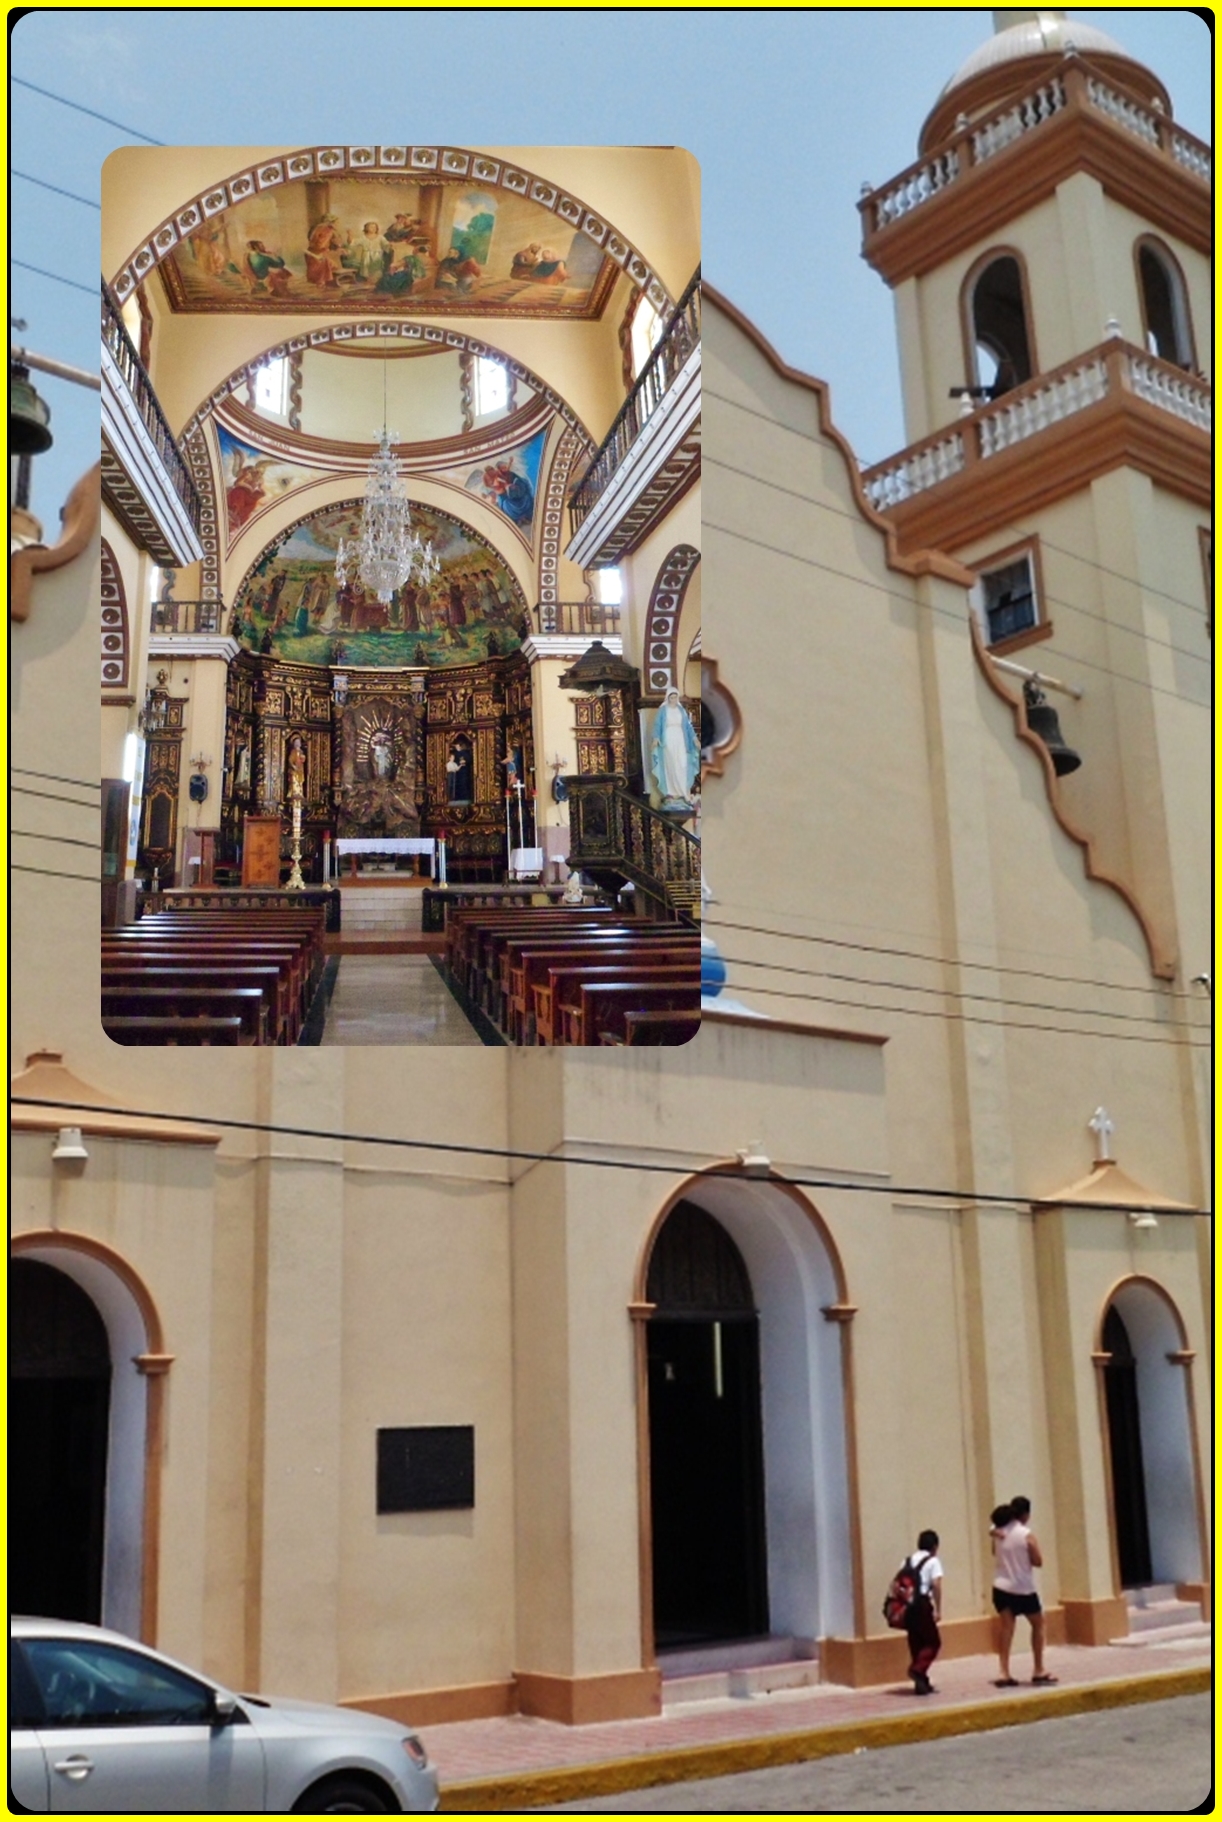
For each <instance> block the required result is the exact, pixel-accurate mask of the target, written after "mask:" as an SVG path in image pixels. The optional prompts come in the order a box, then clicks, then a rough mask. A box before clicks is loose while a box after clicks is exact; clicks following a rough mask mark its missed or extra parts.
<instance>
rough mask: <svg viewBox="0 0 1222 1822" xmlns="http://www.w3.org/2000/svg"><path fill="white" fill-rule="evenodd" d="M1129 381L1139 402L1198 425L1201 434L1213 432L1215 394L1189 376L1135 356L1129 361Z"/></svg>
mask: <svg viewBox="0 0 1222 1822" xmlns="http://www.w3.org/2000/svg"><path fill="white" fill-rule="evenodd" d="M1129 378H1130V381H1131V384H1132V387H1133V391H1134V392H1135V393H1136V394H1137V396H1138V398H1139V399H1145V400H1146V402H1147V404H1150V405H1158V406H1159V407H1160V408H1161V409H1162V410H1163V411H1170V412H1172V413H1173V414H1174V415H1175V416H1176V417H1177V418H1183V419H1184V420H1185V421H1186V422H1187V423H1189V424H1195V425H1196V427H1197V429H1198V430H1205V431H1212V429H1213V398H1212V394H1211V393H1210V391H1209V388H1208V387H1206V386H1203V385H1201V384H1200V383H1199V382H1198V381H1196V380H1194V379H1192V378H1191V377H1190V376H1189V375H1188V374H1186V373H1184V374H1180V373H1172V372H1169V371H1168V369H1167V368H1166V367H1163V366H1158V365H1156V364H1155V363H1154V362H1153V361H1147V360H1143V359H1142V358H1141V357H1140V356H1139V355H1133V356H1130V359H1129Z"/></svg>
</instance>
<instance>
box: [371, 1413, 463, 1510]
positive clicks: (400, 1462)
mask: <svg viewBox="0 0 1222 1822" xmlns="http://www.w3.org/2000/svg"><path fill="white" fill-rule="evenodd" d="M377 1497H378V1506H377V1509H378V1512H379V1513H382V1512H436V1511H441V1510H444V1509H446V1508H453V1507H461V1506H473V1505H474V1504H475V1428H474V1426H473V1425H472V1424H430V1425H428V1426H426V1427H421V1428H417V1429H411V1430H379V1431H378V1496H377Z"/></svg>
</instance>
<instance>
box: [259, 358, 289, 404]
mask: <svg viewBox="0 0 1222 1822" xmlns="http://www.w3.org/2000/svg"><path fill="white" fill-rule="evenodd" d="M255 410H256V411H264V412H267V413H269V414H270V415H271V416H272V417H278V418H286V417H287V416H288V411H289V363H288V356H287V355H283V354H282V355H280V356H278V358H277V359H275V360H271V361H264V363H263V365H262V366H261V367H260V368H259V370H258V372H257V373H256V374H255Z"/></svg>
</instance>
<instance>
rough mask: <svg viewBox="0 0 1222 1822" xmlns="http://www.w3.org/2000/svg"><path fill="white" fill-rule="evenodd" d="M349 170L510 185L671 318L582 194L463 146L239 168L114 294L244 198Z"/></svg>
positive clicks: (377, 149) (368, 150) (151, 245)
mask: <svg viewBox="0 0 1222 1822" xmlns="http://www.w3.org/2000/svg"><path fill="white" fill-rule="evenodd" d="M345 173H346V174H348V175H352V174H353V173H356V174H358V175H368V174H373V175H375V176H385V177H402V176H411V177H416V178H424V179H425V180H428V179H430V178H431V179H433V181H435V182H436V181H441V182H446V181H449V182H451V183H461V182H463V181H464V180H468V181H474V182H476V183H480V184H484V185H487V186H488V187H490V188H492V189H501V190H507V191H508V192H509V193H510V195H512V196H524V197H526V198H528V199H529V201H531V202H533V203H535V204H537V205H538V206H539V207H540V208H542V209H547V210H549V211H550V212H551V213H552V214H553V215H555V216H556V217H557V219H558V220H560V221H562V222H564V223H565V225H566V226H567V227H570V228H574V229H577V230H579V231H580V232H581V233H583V234H584V235H586V237H587V238H588V239H589V240H592V241H593V242H594V243H595V245H596V246H598V247H601V248H602V251H603V253H604V254H606V255H607V257H608V258H610V259H611V260H613V261H614V263H615V264H616V265H617V266H619V267H621V268H622V270H623V271H624V272H626V273H627V274H628V277H629V278H630V279H631V280H632V282H633V284H634V285H639V286H640V288H641V289H642V290H643V291H644V292H645V294H646V295H647V297H648V298H649V300H650V302H651V303H652V304H653V306H654V308H655V310H657V311H658V312H659V313H660V314H661V315H663V316H669V315H670V313H671V311H672V310H673V309H674V307H675V304H674V299H673V298H672V297H671V295H670V293H669V291H668V290H667V289H666V286H665V285H664V284H663V283H662V280H661V279H660V278H659V277H658V275H657V273H656V272H655V271H654V270H653V268H652V266H651V265H650V264H649V262H648V260H646V259H645V257H644V256H643V254H641V253H640V252H639V251H638V249H637V248H636V247H634V246H633V244H632V242H631V241H629V240H628V239H627V238H626V237H625V236H624V235H622V234H620V233H619V231H618V230H617V229H616V228H614V227H612V226H611V224H610V223H609V222H606V221H604V220H603V218H602V217H601V215H599V214H597V213H596V212H595V211H594V210H593V209H591V208H589V207H588V206H587V205H586V204H585V203H584V202H582V201H581V200H580V198H579V197H576V196H570V195H569V194H568V192H567V191H566V190H563V189H561V188H560V187H559V186H558V185H556V184H552V183H549V182H548V181H547V179H546V178H544V177H538V176H536V175H534V173H533V172H530V171H524V170H522V169H520V168H519V167H518V166H517V165H513V164H508V163H506V162H505V160H503V159H499V158H492V157H489V156H488V155H487V154H485V153H480V152H473V151H469V150H466V149H464V148H463V147H461V146H415V145H399V146H306V147H303V148H302V149H301V150H300V151H298V152H290V153H289V154H287V155H286V156H283V157H273V158H269V159H266V160H263V161H261V162H258V163H255V164H251V165H248V166H247V168H246V169H245V170H244V171H235V172H234V173H233V174H232V175H231V176H229V177H225V178H222V179H221V181H220V182H219V183H217V184H214V185H212V186H211V188H209V189H207V190H204V191H202V192H201V193H200V194H199V195H198V196H196V197H193V198H192V199H191V201H190V202H188V203H186V204H184V206H183V207H182V208H181V209H179V210H177V211H176V213H175V214H174V215H172V216H167V217H166V219H165V220H164V221H163V222H161V223H160V225H159V226H158V227H156V228H154V230H153V232H152V234H151V235H150V236H149V238H148V239H147V240H146V241H145V242H144V244H143V245H142V246H139V247H137V248H135V250H134V251H133V252H132V254H131V255H130V257H129V258H128V259H127V260H126V261H125V262H124V264H123V265H122V266H121V267H120V269H119V271H118V272H117V273H116V274H115V276H114V278H113V279H112V280H111V288H112V290H113V291H114V294H115V296H116V297H117V298H118V299H119V301H120V303H122V302H123V301H124V300H125V299H126V298H127V297H128V296H130V294H131V292H132V291H133V290H134V289H135V288H136V286H137V285H139V284H142V283H143V281H144V280H145V279H146V278H147V277H148V276H149V274H150V273H151V272H153V271H154V270H155V269H156V268H157V267H158V266H159V265H160V264H161V262H162V261H163V260H165V259H168V258H169V256H170V254H171V253H172V252H173V251H174V248H175V247H176V246H177V245H178V244H179V242H180V241H181V240H183V239H184V238H185V237H186V236H187V235H189V234H192V233H194V232H195V230H196V229H197V228H198V227H199V226H200V223H201V222H204V221H207V220H208V219H209V218H210V217H211V216H213V215H219V214H221V213H222V211H224V210H225V209H229V208H233V207H234V206H236V205H237V204H238V203H240V202H245V201H246V200H247V199H248V198H249V197H251V196H254V195H255V194H257V193H258V192H260V191H265V190H273V189H278V188H280V187H281V186H282V185H283V184H291V183H309V182H317V181H318V179H319V178H331V177H339V176H341V175H343V174H345Z"/></svg>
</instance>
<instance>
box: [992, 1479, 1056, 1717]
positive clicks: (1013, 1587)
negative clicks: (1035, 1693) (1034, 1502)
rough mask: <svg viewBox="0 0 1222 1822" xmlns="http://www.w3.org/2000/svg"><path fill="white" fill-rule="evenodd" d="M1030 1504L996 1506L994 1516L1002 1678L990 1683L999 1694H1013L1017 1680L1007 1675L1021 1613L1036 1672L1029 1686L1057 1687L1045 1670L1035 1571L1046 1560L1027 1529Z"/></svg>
mask: <svg viewBox="0 0 1222 1822" xmlns="http://www.w3.org/2000/svg"><path fill="white" fill-rule="evenodd" d="M1030 1516H1031V1501H1030V1500H1029V1499H1023V1498H1022V1497H1021V1496H1020V1497H1017V1498H1015V1499H1012V1500H1011V1501H1010V1503H1009V1505H1008V1506H998V1507H997V1509H996V1510H995V1511H994V1513H993V1528H992V1530H991V1531H990V1532H989V1537H990V1538H991V1540H992V1544H993V1561H994V1565H995V1566H994V1570H993V1606H994V1608H995V1610H996V1612H997V1616H998V1622H999V1624H998V1633H997V1656H998V1659H999V1661H1000V1665H1001V1675H1000V1676H998V1677H995V1678H994V1682H995V1684H996V1686H997V1688H998V1689H1016V1688H1017V1687H1018V1678H1017V1677H1015V1676H1011V1674H1010V1647H1011V1645H1012V1643H1013V1641H1014V1625H1015V1622H1016V1620H1017V1619H1018V1616H1019V1614H1020V1613H1023V1614H1025V1615H1026V1616H1027V1618H1028V1620H1029V1621H1030V1622H1031V1655H1032V1657H1033V1658H1034V1660H1035V1667H1034V1670H1033V1673H1032V1677H1031V1681H1032V1682H1033V1683H1055V1682H1056V1678H1055V1677H1054V1676H1050V1675H1049V1674H1048V1672H1047V1671H1046V1670H1045V1669H1044V1610H1043V1608H1042V1607H1041V1605H1040V1597H1039V1594H1038V1592H1037V1591H1036V1586H1035V1571H1036V1570H1037V1569H1039V1568H1042V1566H1043V1562H1044V1558H1043V1555H1042V1553H1041V1551H1040V1547H1039V1543H1038V1540H1037V1539H1036V1536H1035V1533H1034V1532H1033V1531H1032V1530H1031V1528H1030V1526H1029V1525H1028V1524H1027V1520H1028V1518H1029V1517H1030Z"/></svg>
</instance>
